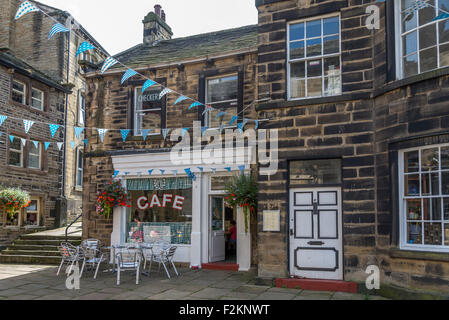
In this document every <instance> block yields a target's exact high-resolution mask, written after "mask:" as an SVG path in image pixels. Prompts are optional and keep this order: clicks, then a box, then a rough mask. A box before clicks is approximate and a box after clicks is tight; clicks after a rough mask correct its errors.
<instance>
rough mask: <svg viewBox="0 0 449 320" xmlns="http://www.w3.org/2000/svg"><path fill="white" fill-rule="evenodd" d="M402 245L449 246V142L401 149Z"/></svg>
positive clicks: (436, 248)
mask: <svg viewBox="0 0 449 320" xmlns="http://www.w3.org/2000/svg"><path fill="white" fill-rule="evenodd" d="M399 163H400V183H399V186H400V193H399V194H400V221H401V248H404V249H412V250H413V249H416V250H426V251H447V250H449V145H438V146H433V147H425V148H417V149H412V150H407V151H402V152H400V153H399Z"/></svg>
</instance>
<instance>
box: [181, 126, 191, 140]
mask: <svg viewBox="0 0 449 320" xmlns="http://www.w3.org/2000/svg"><path fill="white" fill-rule="evenodd" d="M181 130H182V131H181V135H182V137H183V138H184V136H185V135H186V133H187V132H189V128H182V129H181Z"/></svg>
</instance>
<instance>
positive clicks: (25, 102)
mask: <svg viewBox="0 0 449 320" xmlns="http://www.w3.org/2000/svg"><path fill="white" fill-rule="evenodd" d="M14 82H17V83H20V84H21V85H23V92H21V91H18V90H16V89H14ZM27 88H28V85H27V83H25V82H23V81H20V80H17V79H15V78H13V79H12V83H11V100H12V101H14V102H15V103H20V104H22V105H26V104H27ZM13 93H18V94H21V95H22V96H23V99H22V102H18V101H15V100H14V99H13Z"/></svg>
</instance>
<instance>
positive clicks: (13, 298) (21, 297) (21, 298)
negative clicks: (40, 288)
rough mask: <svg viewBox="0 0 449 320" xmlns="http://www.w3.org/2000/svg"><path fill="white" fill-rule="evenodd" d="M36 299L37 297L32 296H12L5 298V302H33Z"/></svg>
mask: <svg viewBox="0 0 449 320" xmlns="http://www.w3.org/2000/svg"><path fill="white" fill-rule="evenodd" d="M37 297H38V296H34V295H30V294H21V295H18V296H12V297H9V298H6V300H34V299H36V298H37Z"/></svg>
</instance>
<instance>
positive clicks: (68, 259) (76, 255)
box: [56, 242, 84, 276]
mask: <svg viewBox="0 0 449 320" xmlns="http://www.w3.org/2000/svg"><path fill="white" fill-rule="evenodd" d="M59 252H60V253H61V257H62V259H61V264H60V265H59V268H58V272H57V273H56V275H57V276H59V273H60V272H61V268H62V266H63V265H64V263H67V264H70V269H69V273H71V272H72V268H73V265H74V264H76V265H77V266H79V262H80V261H81V260H83V259H84V256H83V253H82V252H80V250H79V248H78V247H75V246H73V245H71V244H70V243H67V242H63V243H61V246H60V247H59Z"/></svg>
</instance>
